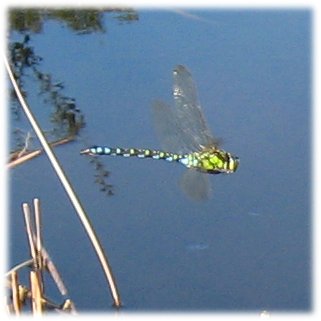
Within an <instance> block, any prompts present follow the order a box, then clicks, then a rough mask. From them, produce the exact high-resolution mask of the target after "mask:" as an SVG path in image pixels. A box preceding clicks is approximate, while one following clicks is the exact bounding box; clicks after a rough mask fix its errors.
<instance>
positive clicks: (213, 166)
mask: <svg viewBox="0 0 321 321" xmlns="http://www.w3.org/2000/svg"><path fill="white" fill-rule="evenodd" d="M180 162H181V163H182V164H183V165H185V166H186V167H188V168H195V169H197V170H199V171H202V172H205V173H210V174H219V173H233V172H235V171H236V169H237V167H238V164H239V160H238V157H235V156H233V155H232V154H230V153H228V152H226V151H224V150H222V149H217V148H216V147H210V148H206V149H204V150H202V151H200V152H194V153H190V154H188V155H186V156H185V158H183V159H182V160H180Z"/></svg>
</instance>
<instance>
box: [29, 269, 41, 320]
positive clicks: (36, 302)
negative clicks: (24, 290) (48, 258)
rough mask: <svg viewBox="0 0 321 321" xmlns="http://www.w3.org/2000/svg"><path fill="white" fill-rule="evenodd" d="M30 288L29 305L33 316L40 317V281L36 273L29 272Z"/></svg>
mask: <svg viewBox="0 0 321 321" xmlns="http://www.w3.org/2000/svg"><path fill="white" fill-rule="evenodd" d="M30 287H31V303H32V304H31V305H32V312H33V314H34V315H41V314H42V312H43V308H42V298H43V293H42V288H43V285H42V281H41V277H40V274H39V273H38V271H30Z"/></svg>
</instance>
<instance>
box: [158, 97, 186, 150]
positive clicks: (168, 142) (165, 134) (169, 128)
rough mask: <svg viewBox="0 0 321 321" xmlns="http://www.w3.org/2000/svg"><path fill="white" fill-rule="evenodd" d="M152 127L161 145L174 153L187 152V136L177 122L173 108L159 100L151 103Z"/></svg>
mask: <svg viewBox="0 0 321 321" xmlns="http://www.w3.org/2000/svg"><path fill="white" fill-rule="evenodd" d="M152 107H153V108H152V111H153V118H154V119H153V120H154V127H155V131H156V134H157V136H158V139H159V141H160V144H161V147H162V148H163V149H164V150H168V151H170V152H174V153H188V152H190V149H189V147H188V145H189V144H188V141H186V140H187V139H188V138H189V137H186V136H185V134H184V132H183V131H182V130H181V127H180V125H179V122H178V118H177V115H176V113H175V112H174V110H173V108H170V107H169V106H168V105H167V104H165V103H163V102H161V101H155V102H154V103H153V105H152Z"/></svg>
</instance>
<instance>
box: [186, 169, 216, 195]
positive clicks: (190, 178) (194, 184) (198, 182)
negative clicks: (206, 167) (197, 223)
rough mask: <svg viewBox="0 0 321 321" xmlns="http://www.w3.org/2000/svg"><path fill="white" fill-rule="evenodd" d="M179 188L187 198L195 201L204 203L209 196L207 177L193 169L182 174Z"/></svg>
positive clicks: (209, 188) (209, 189)
mask: <svg viewBox="0 0 321 321" xmlns="http://www.w3.org/2000/svg"><path fill="white" fill-rule="evenodd" d="M180 187H181V189H182V190H183V192H184V193H185V194H186V195H187V196H188V197H190V198H191V199H193V200H196V201H204V200H206V199H208V198H209V197H210V194H211V187H210V182H209V179H208V175H204V174H203V173H201V172H199V171H197V170H194V169H189V170H187V171H186V172H185V173H184V174H183V176H182V178H181V180H180Z"/></svg>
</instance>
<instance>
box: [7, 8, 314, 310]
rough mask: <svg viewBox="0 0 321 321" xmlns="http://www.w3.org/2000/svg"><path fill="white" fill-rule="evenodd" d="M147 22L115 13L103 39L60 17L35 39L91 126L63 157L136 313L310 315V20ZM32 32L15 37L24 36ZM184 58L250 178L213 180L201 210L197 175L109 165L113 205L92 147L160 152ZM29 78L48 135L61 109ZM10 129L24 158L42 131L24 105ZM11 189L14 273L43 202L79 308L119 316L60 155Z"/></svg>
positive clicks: (14, 179) (156, 165)
mask: <svg viewBox="0 0 321 321" xmlns="http://www.w3.org/2000/svg"><path fill="white" fill-rule="evenodd" d="M137 14H138V17H139V20H133V21H131V22H123V23H120V21H119V20H117V19H115V15H116V14H111V13H105V14H104V15H103V17H102V25H103V27H104V29H105V30H106V32H93V33H89V34H76V33H75V32H74V31H73V30H72V29H71V28H69V27H68V26H67V25H66V24H64V23H62V22H61V21H57V20H56V19H50V20H45V21H44V23H43V29H42V32H40V33H30V40H29V42H28V45H29V46H31V47H32V48H33V49H34V52H35V53H36V54H37V55H39V56H41V57H42V61H40V62H39V65H38V68H39V69H40V70H42V71H43V72H47V73H50V74H51V76H52V78H53V81H55V82H63V85H64V89H63V94H64V95H65V96H68V97H73V98H75V100H76V106H77V108H79V110H80V112H78V113H76V114H77V117H78V116H79V115H81V116H82V117H84V122H85V127H84V128H82V129H81V130H80V131H79V135H78V139H77V140H76V141H74V142H72V143H69V144H66V145H63V146H60V147H57V148H56V149H55V152H56V154H57V157H58V159H59V160H60V162H61V164H62V165H63V167H64V170H65V172H66V174H67V175H68V177H69V179H70V181H71V182H72V184H73V186H74V188H75V190H76V192H77V193H78V196H79V198H80V199H81V202H82V204H83V206H84V208H85V210H86V211H87V213H88V215H89V216H90V218H91V220H92V223H93V226H94V227H95V229H96V232H97V234H98V236H99V238H100V240H101V242H102V244H103V246H104V248H105V250H106V252H107V255H108V258H109V260H110V263H111V266H112V269H113V272H114V274H115V277H116V280H117V283H118V287H119V290H120V295H121V298H122V301H123V302H124V309H125V310H126V311H133V310H134V311H142V310H143V311H145V310H148V311H174V310H178V311H187V310H196V311H204V310H205V311H213V312H214V311H240V310H242V311H252V310H255V311H262V310H268V311H309V310H310V309H311V272H310V268H311V262H310V259H311V257H310V251H311V243H310V238H311V214H310V212H311V208H310V207H311V206H310V194H311V192H310V181H311V177H310V175H311V174H310V161H311V158H310V115H311V98H310V95H311V80H310V79H311V75H310V59H311V43H310V37H311V32H310V27H311V25H310V24H311V12H309V11H306V10H291V11H287V10H284V11H281V10H280V11H273V10H267V11H265V10H261V11H246V10H244V11H240V10H233V11H227V10H196V11H188V10H187V11H186V10H165V11H144V10H138V11H137ZM22 39H23V36H22V35H21V34H20V33H18V32H13V33H11V35H10V39H9V41H13V40H14V41H20V42H21V41H22ZM177 64H183V65H186V66H187V67H188V68H189V70H190V71H191V73H192V74H193V77H194V80H195V81H196V84H197V86H198V90H199V97H200V100H201V103H202V107H203V110H204V114H205V117H206V118H207V121H208V123H209V125H210V127H211V129H212V131H213V133H214V134H215V135H216V136H218V137H219V138H222V141H223V146H222V147H223V148H224V149H226V150H228V151H230V152H232V153H233V154H236V155H238V156H239V157H240V160H241V164H240V167H239V169H238V171H237V172H236V173H235V174H232V175H225V176H224V175H216V176H211V177H210V181H211V185H212V187H213V196H212V198H211V199H210V200H209V201H206V202H193V201H191V200H189V199H187V198H186V197H185V195H184V194H183V193H182V192H181V191H180V189H179V185H178V180H179V178H180V177H181V175H182V174H183V172H184V168H183V167H182V166H179V165H176V164H170V163H166V162H161V161H152V160H140V159H133V158H131V159H124V158H112V157H105V158H100V159H99V160H100V161H101V164H102V165H103V166H104V169H106V170H107V171H109V174H110V175H109V176H108V177H107V178H106V182H105V183H106V184H107V185H108V186H109V185H112V189H111V187H110V186H109V187H108V188H107V192H108V190H109V191H110V190H111V191H112V193H113V194H114V195H113V196H108V195H107V192H102V191H100V188H102V187H103V186H102V185H100V186H99V185H97V184H96V183H95V182H94V181H95V177H94V175H95V174H97V172H96V171H95V169H94V166H93V164H91V163H90V158H89V157H85V156H81V155H79V151H80V150H81V149H82V148H84V147H88V146H90V145H95V144H103V145H109V146H120V147H131V146H133V147H146V148H156V149H157V148H160V145H159V143H158V141H157V138H156V135H155V134H154V129H153V124H152V121H151V104H152V101H153V100H155V99H162V100H164V101H166V102H167V103H171V104H172V103H173V99H172V96H171V86H172V75H171V73H172V69H173V68H174V66H175V65H177ZM26 73H29V76H28V77H25V78H24V86H25V88H26V90H27V91H28V102H29V104H30V105H31V106H32V108H33V111H34V113H35V115H36V116H37V118H38V120H39V122H40V124H41V125H42V127H43V128H44V129H46V130H49V129H51V128H52V127H53V126H54V125H53V123H52V121H51V119H52V118H50V113H52V111H53V107H52V105H50V103H47V104H46V103H44V95H39V82H38V81H37V80H35V77H34V76H30V75H32V72H31V71H30V69H27V71H26ZM10 106H11V107H12V106H15V105H14V104H12V103H11V104H10ZM14 110H15V109H14ZM10 124H11V128H10V135H9V139H10V147H11V149H15V146H14V143H15V140H14V137H15V136H14V134H13V130H14V129H16V128H19V129H21V130H23V132H24V133H26V132H27V131H29V130H30V127H29V125H28V123H27V121H26V120H25V119H24V115H23V114H22V113H21V112H18V117H16V116H15V113H14V112H12V113H11V119H10ZM37 145H38V143H37V141H36V139H34V141H33V145H32V146H33V147H34V148H35V147H36V146H37ZM10 188H11V190H10V231H11V233H10V235H9V242H8V244H9V253H10V256H11V257H10V263H11V265H14V264H17V263H19V262H21V261H23V260H25V259H26V258H27V257H28V249H27V245H26V244H27V242H26V237H25V234H24V226H23V222H22V214H21V203H22V202H30V203H31V201H32V199H33V198H34V197H38V198H40V200H41V204H42V210H43V233H44V241H45V245H46V248H47V250H48V252H49V253H50V254H51V256H52V258H53V260H54V262H55V263H56V265H57V266H58V269H59V271H60V273H61V274H62V277H63V279H64V281H65V283H66V285H67V287H68V289H69V292H70V297H71V298H72V299H73V301H74V302H75V304H76V306H77V308H78V309H80V310H86V311H87V310H92V311H110V310H111V309H112V308H111V303H112V299H111V297H110V296H109V292H108V289H107V287H106V286H105V280H104V276H103V274H102V271H101V268H100V266H99V264H98V261H97V259H96V256H95V254H94V252H93V250H92V247H91V245H90V244H89V241H88V239H87V237H86V236H85V234H84V230H83V228H82V226H81V224H80V222H79V220H78V218H77V217H76V215H75V212H74V210H73V208H72V206H71V204H70V202H69V200H68V199H67V197H66V194H65V192H64V190H63V188H62V186H61V184H60V183H59V181H58V179H57V177H56V175H55V173H54V171H53V169H52V168H51V166H50V164H49V162H48V160H47V158H46V156H40V157H38V158H35V159H33V160H32V161H29V162H26V163H25V164H23V165H20V166H18V167H16V168H14V169H12V170H11V171H10ZM105 188H106V186H105Z"/></svg>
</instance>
